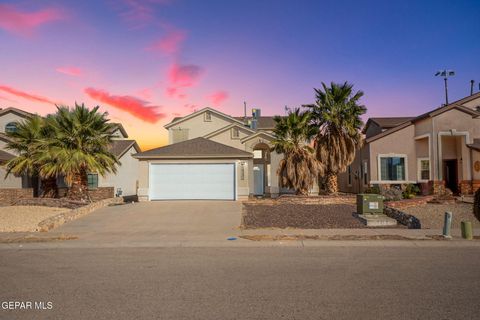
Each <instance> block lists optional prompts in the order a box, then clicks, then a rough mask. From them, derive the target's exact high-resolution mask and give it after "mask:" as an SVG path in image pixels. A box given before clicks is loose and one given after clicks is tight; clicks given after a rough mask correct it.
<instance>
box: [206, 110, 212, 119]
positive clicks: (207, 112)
mask: <svg viewBox="0 0 480 320" xmlns="http://www.w3.org/2000/svg"><path fill="white" fill-rule="evenodd" d="M205 121H212V113H211V112H210V111H206V112H205Z"/></svg>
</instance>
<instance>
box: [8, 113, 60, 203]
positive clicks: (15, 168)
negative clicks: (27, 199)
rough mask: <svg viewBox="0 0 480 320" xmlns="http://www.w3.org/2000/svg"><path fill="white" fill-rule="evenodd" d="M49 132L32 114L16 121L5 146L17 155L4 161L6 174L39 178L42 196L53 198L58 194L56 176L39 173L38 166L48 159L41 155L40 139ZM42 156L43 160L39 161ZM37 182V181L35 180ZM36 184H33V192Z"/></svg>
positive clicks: (39, 119) (44, 137)
mask: <svg viewBox="0 0 480 320" xmlns="http://www.w3.org/2000/svg"><path fill="white" fill-rule="evenodd" d="M49 134H50V130H49V129H48V127H47V125H46V123H45V121H44V119H43V118H42V117H40V116H38V115H34V116H32V117H30V118H28V119H27V120H25V121H22V122H18V123H17V127H16V130H14V131H11V132H7V136H8V137H9V138H11V141H10V142H8V143H7V145H6V148H7V149H9V150H13V151H15V153H16V154H17V156H16V157H15V158H13V159H11V160H9V161H7V162H6V163H5V167H6V169H7V173H6V176H8V175H10V174H15V175H24V176H27V177H31V178H32V179H33V180H34V181H38V180H37V179H38V178H40V180H41V186H42V194H41V196H42V197H46V198H55V197H56V196H57V195H58V189H57V179H56V176H43V175H39V172H40V168H41V167H42V165H44V164H45V161H49V160H51V159H48V158H47V157H44V156H43V155H42V152H44V148H43V147H42V145H41V143H40V142H41V141H42V140H44V139H47V138H48V136H49ZM40 157H42V158H43V161H39V158H40ZM37 183H38V182H37ZM37 188H38V186H37V185H35V193H36V192H37Z"/></svg>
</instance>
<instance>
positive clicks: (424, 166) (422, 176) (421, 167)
mask: <svg viewBox="0 0 480 320" xmlns="http://www.w3.org/2000/svg"><path fill="white" fill-rule="evenodd" d="M428 180H430V160H429V159H428V158H419V159H418V181H428Z"/></svg>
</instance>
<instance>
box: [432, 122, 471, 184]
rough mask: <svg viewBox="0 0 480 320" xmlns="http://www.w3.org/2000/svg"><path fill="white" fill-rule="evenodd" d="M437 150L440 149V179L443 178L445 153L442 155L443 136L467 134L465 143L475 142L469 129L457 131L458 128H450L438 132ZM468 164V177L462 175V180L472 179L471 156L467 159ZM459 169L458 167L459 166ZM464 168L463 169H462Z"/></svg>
mask: <svg viewBox="0 0 480 320" xmlns="http://www.w3.org/2000/svg"><path fill="white" fill-rule="evenodd" d="M437 136H438V138H437V144H438V147H437V151H438V163H437V164H438V167H439V169H438V180H443V163H442V162H443V155H442V151H443V150H442V137H443V136H446V137H461V136H465V145H467V144H471V143H473V141H471V140H470V132H468V131H457V130H456V129H450V130H449V131H439V132H438V134H437ZM466 162H467V163H466V166H467V177H462V180H472V167H471V164H470V157H467V160H466ZM457 170H458V168H457ZM462 170H463V169H462Z"/></svg>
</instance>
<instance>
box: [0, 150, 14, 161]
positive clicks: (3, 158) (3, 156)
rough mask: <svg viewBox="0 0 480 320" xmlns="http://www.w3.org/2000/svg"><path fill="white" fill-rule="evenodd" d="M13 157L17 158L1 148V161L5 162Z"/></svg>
mask: <svg viewBox="0 0 480 320" xmlns="http://www.w3.org/2000/svg"><path fill="white" fill-rule="evenodd" d="M13 158H15V156H14V155H13V154H11V153H8V152H6V151H3V150H0V162H5V161H8V160H10V159H13Z"/></svg>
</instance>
